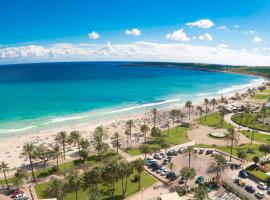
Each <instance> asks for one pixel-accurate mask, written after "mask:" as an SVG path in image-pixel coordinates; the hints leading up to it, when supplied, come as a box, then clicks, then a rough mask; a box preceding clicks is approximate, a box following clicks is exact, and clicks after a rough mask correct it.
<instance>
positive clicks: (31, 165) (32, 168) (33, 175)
mask: <svg viewBox="0 0 270 200" xmlns="http://www.w3.org/2000/svg"><path fill="white" fill-rule="evenodd" d="M29 161H30V167H31V171H32V177H33V179H34V182H36V177H35V173H34V167H33V162H32V156H31V155H29Z"/></svg>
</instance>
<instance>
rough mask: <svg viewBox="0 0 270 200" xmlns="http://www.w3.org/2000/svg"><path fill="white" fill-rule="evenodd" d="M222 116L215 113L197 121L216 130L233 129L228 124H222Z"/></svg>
mask: <svg viewBox="0 0 270 200" xmlns="http://www.w3.org/2000/svg"><path fill="white" fill-rule="evenodd" d="M220 121H221V119H220V114H219V112H214V113H211V114H208V115H206V117H205V116H203V117H201V118H199V119H198V120H197V122H198V123H200V124H202V125H205V126H211V127H214V128H226V129H227V128H233V126H232V125H231V124H228V123H227V122H225V121H223V124H222V123H220Z"/></svg>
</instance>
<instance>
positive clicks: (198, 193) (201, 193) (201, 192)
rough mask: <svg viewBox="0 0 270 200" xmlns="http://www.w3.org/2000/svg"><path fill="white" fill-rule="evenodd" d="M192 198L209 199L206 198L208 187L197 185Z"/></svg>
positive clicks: (197, 199) (198, 199)
mask: <svg viewBox="0 0 270 200" xmlns="http://www.w3.org/2000/svg"><path fill="white" fill-rule="evenodd" d="M194 198H195V199H196V200H205V199H209V197H208V187H207V186H206V185H203V184H201V185H199V187H198V188H196V189H195V191H194Z"/></svg>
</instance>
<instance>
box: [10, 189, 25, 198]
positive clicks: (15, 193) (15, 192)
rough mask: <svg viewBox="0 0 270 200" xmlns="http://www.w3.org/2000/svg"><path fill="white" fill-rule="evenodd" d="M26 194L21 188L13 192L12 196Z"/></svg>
mask: <svg viewBox="0 0 270 200" xmlns="http://www.w3.org/2000/svg"><path fill="white" fill-rule="evenodd" d="M23 195H24V192H23V191H21V190H16V191H14V192H13V193H12V194H11V198H16V197H18V196H23Z"/></svg>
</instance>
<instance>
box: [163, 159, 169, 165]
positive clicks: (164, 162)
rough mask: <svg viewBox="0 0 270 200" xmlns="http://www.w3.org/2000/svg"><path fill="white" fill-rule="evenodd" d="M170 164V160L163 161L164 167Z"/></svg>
mask: <svg viewBox="0 0 270 200" xmlns="http://www.w3.org/2000/svg"><path fill="white" fill-rule="evenodd" d="M169 162H170V161H169V159H165V160H163V163H162V165H167V164H168V163H169Z"/></svg>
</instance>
